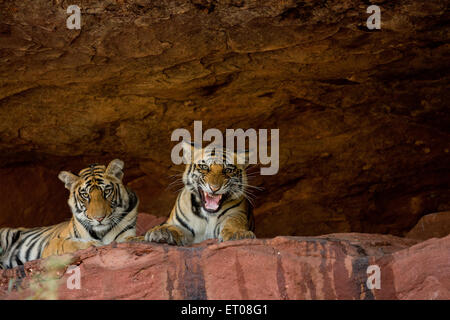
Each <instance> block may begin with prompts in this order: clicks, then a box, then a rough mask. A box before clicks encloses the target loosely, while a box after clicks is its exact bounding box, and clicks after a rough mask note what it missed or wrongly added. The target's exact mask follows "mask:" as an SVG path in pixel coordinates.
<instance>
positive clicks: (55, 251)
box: [0, 159, 139, 269]
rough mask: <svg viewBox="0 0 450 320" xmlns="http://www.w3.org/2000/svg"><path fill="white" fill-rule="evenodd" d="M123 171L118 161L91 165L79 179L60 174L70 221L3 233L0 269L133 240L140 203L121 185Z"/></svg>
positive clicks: (0, 232) (0, 233)
mask: <svg viewBox="0 0 450 320" xmlns="http://www.w3.org/2000/svg"><path fill="white" fill-rule="evenodd" d="M123 166H124V162H123V161H121V160H119V159H115V160H113V161H111V162H110V163H109V165H108V167H105V166H104V165H98V164H92V165H90V166H89V167H87V168H85V169H82V170H81V171H80V172H79V173H78V175H75V174H73V173H71V172H68V171H61V172H60V173H59V175H58V178H59V179H60V180H61V181H62V182H64V185H65V187H66V188H67V189H68V190H69V191H70V195H69V199H68V201H67V203H68V205H69V207H70V209H71V211H72V217H71V219H70V220H69V221H65V222H62V223H60V224H57V225H53V226H47V227H37V228H2V229H0V247H1V249H2V250H1V253H0V254H1V256H0V268H2V269H8V268H14V267H16V266H19V265H23V264H24V263H25V262H27V261H31V260H35V259H40V258H46V257H48V256H51V255H61V254H65V253H70V252H74V251H77V250H81V249H86V248H88V247H90V246H101V245H106V244H109V243H111V242H113V241H116V242H124V241H128V239H133V237H135V236H136V218H137V208H138V205H139V199H138V197H137V196H136V194H135V193H134V192H133V191H132V190H131V189H129V188H128V187H125V186H124V185H123V183H122V177H123V171H122V169H123Z"/></svg>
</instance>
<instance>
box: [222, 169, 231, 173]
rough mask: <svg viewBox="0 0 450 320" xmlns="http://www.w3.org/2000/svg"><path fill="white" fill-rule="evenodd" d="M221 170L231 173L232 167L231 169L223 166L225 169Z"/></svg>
mask: <svg viewBox="0 0 450 320" xmlns="http://www.w3.org/2000/svg"><path fill="white" fill-rule="evenodd" d="M223 172H224V173H232V172H233V169H231V168H225V169H223Z"/></svg>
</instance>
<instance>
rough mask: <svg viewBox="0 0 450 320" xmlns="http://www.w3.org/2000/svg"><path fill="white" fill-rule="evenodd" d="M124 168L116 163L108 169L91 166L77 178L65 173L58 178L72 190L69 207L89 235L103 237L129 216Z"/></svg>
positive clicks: (120, 162)
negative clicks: (127, 212)
mask: <svg viewBox="0 0 450 320" xmlns="http://www.w3.org/2000/svg"><path fill="white" fill-rule="evenodd" d="M123 165H124V163H123V162H122V161H121V160H118V159H116V160H113V161H111V163H110V164H109V165H108V167H107V168H106V167H105V166H103V165H91V166H89V167H88V168H85V169H83V170H81V171H80V172H79V174H78V175H74V174H72V173H70V172H67V171H62V172H61V173H60V174H59V175H58V177H59V179H60V180H61V181H63V182H64V183H65V186H66V188H67V189H69V190H70V197H69V200H68V204H69V206H70V208H71V209H72V213H73V215H74V218H75V219H77V220H78V221H79V222H80V223H81V224H82V225H83V226H84V227H85V228H86V229H87V230H88V231H91V230H92V231H94V232H95V233H96V234H97V235H102V234H105V233H106V232H108V231H109V230H111V228H112V227H114V226H115V225H116V224H117V223H118V222H120V216H121V215H122V214H123V213H124V212H126V210H127V209H128V207H129V205H130V199H129V195H128V192H127V190H126V188H125V186H124V185H123V183H122V177H123V172H122V169H123Z"/></svg>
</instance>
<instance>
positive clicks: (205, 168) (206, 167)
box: [198, 164, 209, 170]
mask: <svg viewBox="0 0 450 320" xmlns="http://www.w3.org/2000/svg"><path fill="white" fill-rule="evenodd" d="M198 167H199V168H200V169H201V170H209V167H208V166H207V165H206V164H199V165H198Z"/></svg>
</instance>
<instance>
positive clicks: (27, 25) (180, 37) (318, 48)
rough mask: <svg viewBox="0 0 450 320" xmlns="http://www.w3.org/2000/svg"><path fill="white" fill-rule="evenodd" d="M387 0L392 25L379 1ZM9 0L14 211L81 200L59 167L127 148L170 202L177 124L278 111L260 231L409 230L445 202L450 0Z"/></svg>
mask: <svg viewBox="0 0 450 320" xmlns="http://www.w3.org/2000/svg"><path fill="white" fill-rule="evenodd" d="M370 3H374V4H378V5H379V6H380V7H381V10H382V11H381V12H382V25H381V30H377V31H370V30H368V29H367V28H366V26H365V22H366V19H367V17H368V14H367V13H366V9H367V6H368V5H369V4H370ZM71 4H72V2H71V1H62V0H58V1H44V0H35V1H26V2H24V1H19V0H9V1H0V151H1V152H0V200H1V201H0V211H1V218H0V224H1V226H5V225H9V226H37V225H43V224H51V223H56V222H59V221H61V220H63V219H67V218H68V217H69V209H68V208H67V205H66V197H67V194H66V192H65V190H64V188H63V185H62V183H60V182H59V181H58V179H57V177H56V176H57V173H58V171H59V170H71V171H73V172H78V170H79V169H81V168H83V167H84V166H86V165H88V164H90V163H92V162H96V163H104V162H107V161H110V160H112V159H114V158H120V159H122V160H124V161H125V164H126V168H125V176H126V179H127V182H128V183H129V185H130V187H132V188H133V189H135V190H136V191H137V193H138V195H139V197H140V199H141V210H142V211H145V212H150V213H153V214H155V215H159V216H165V215H168V213H169V212H170V209H171V206H172V204H173V201H174V199H175V196H176V194H175V193H174V192H173V191H171V190H167V189H166V187H167V185H168V184H169V183H170V182H171V180H170V179H169V176H170V175H173V174H176V173H177V171H179V170H182V168H181V167H177V166H174V165H173V164H172V162H171V160H170V148H171V146H173V145H174V143H172V142H171V141H170V135H171V133H172V131H173V130H174V129H176V128H187V129H189V130H191V132H192V130H193V121H194V120H202V121H203V128H204V129H205V130H206V128H218V129H221V130H224V129H226V128H234V129H237V128H243V129H247V128H255V129H259V128H265V129H271V128H279V129H280V171H279V173H278V174H277V175H275V176H257V177H255V178H254V179H253V181H252V183H253V184H255V185H257V186H260V187H263V188H264V191H261V192H257V193H256V195H257V199H256V203H255V205H256V208H255V214H256V233H257V235H258V236H260V237H272V236H276V235H296V236H300V235H318V234H325V233H332V232H376V233H390V234H394V235H403V234H404V233H405V232H407V231H408V230H409V229H411V228H412V227H413V226H414V225H415V224H416V222H417V221H418V220H419V219H420V217H422V216H423V215H425V214H427V213H432V212H437V211H445V210H450V195H449V194H450V192H449V187H448V186H449V185H450V174H449V172H450V166H449V164H450V152H449V150H450V142H449V141H450V139H449V137H450V131H449V128H450V112H449V110H448V101H449V90H448V81H449V76H448V70H449V65H450V62H449V61H450V60H449V58H448V52H449V44H448V43H449V41H448V40H449V39H448V34H449V33H448V31H449V27H448V20H449V16H448V11H446V8H447V5H448V3H447V1H440V0H435V1H413V0H401V1H371V2H364V1H357V0H340V1H338V0H333V1H331V0H330V1H294V0H287V1H278V0H264V1H262V0H261V1H258V0H217V1H213V0H191V1H181V0H180V1H178V0H171V1H169V0H152V1H150V0H148V1H146V0H136V1H126V0H122V1H119V0H117V1H113V0H107V1H100V0H82V1H78V4H79V6H80V8H81V14H82V22H81V29H80V30H69V29H67V28H66V19H67V17H68V16H69V14H67V13H66V8H67V7H68V6H69V5H71Z"/></svg>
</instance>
